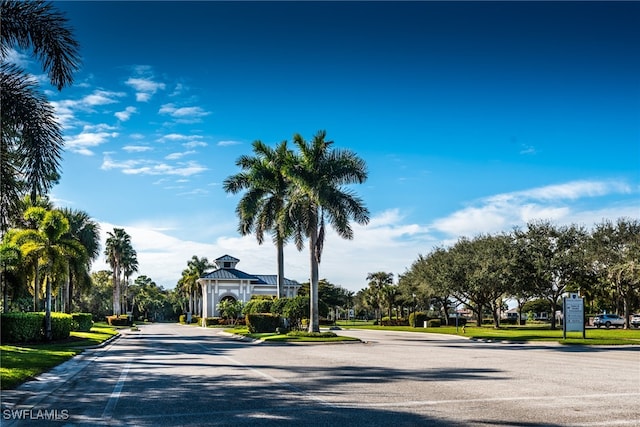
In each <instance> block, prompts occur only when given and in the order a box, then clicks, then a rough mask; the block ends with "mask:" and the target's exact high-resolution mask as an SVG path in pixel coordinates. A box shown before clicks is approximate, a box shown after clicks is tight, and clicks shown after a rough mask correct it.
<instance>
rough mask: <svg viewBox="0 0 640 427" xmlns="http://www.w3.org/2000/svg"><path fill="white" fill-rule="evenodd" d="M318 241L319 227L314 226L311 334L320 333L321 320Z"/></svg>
mask: <svg viewBox="0 0 640 427" xmlns="http://www.w3.org/2000/svg"><path fill="white" fill-rule="evenodd" d="M317 239H318V225H317V222H316V224H313V225H312V227H311V235H310V237H309V253H310V255H311V278H310V282H309V300H310V304H311V307H310V310H309V313H310V317H311V319H309V320H310V321H309V332H320V318H319V316H318V258H317V256H316V243H317Z"/></svg>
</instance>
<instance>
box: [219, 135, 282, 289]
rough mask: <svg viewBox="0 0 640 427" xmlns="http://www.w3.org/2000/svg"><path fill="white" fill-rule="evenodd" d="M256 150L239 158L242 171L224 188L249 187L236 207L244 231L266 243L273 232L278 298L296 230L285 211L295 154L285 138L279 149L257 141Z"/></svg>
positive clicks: (243, 188) (238, 162)
mask: <svg viewBox="0 0 640 427" xmlns="http://www.w3.org/2000/svg"><path fill="white" fill-rule="evenodd" d="M253 152H254V153H255V156H254V157H251V156H246V155H245V156H241V157H240V158H239V159H238V161H237V162H236V165H238V166H240V167H241V168H242V172H240V173H238V174H236V175H233V176H230V177H228V178H227V179H226V180H225V181H224V184H223V187H224V190H225V191H226V192H227V193H233V194H236V193H238V192H240V191H242V190H247V192H246V193H245V194H244V196H243V197H242V199H240V202H239V203H238V206H237V208H236V213H237V214H238V217H239V219H240V224H239V225H238V231H239V232H240V234H242V235H243V236H246V235H248V234H251V233H252V232H254V231H255V233H256V238H257V240H258V244H262V243H263V242H264V233H265V232H266V231H271V233H272V236H273V242H274V244H275V245H276V249H277V263H278V279H277V281H278V284H277V286H278V289H277V297H278V298H280V297H281V296H282V294H283V289H284V245H285V243H286V241H287V240H288V238H289V236H290V235H291V230H292V222H291V220H290V217H289V215H288V213H287V211H286V210H285V206H286V204H287V199H288V195H289V191H290V182H289V181H288V180H287V178H286V177H285V169H286V167H287V166H288V165H289V164H290V163H291V162H292V161H293V158H294V156H293V153H292V152H291V151H290V150H289V149H288V148H287V141H282V142H281V143H280V144H279V145H278V146H277V147H276V148H275V149H272V148H270V147H268V146H267V145H265V144H264V143H263V142H262V141H254V143H253Z"/></svg>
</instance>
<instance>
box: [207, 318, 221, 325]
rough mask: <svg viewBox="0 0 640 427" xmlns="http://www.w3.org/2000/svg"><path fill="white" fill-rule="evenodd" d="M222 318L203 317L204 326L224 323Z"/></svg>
mask: <svg viewBox="0 0 640 427" xmlns="http://www.w3.org/2000/svg"><path fill="white" fill-rule="evenodd" d="M224 324H225V323H224V319H221V318H219V317H205V319H204V325H205V326H216V325H224Z"/></svg>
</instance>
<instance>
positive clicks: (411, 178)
mask: <svg viewBox="0 0 640 427" xmlns="http://www.w3.org/2000/svg"><path fill="white" fill-rule="evenodd" d="M54 4H55V5H56V6H57V7H58V8H59V9H60V10H62V11H63V12H64V13H65V14H66V16H67V17H68V18H69V20H70V23H71V25H72V26H73V27H74V29H75V35H76V37H77V39H78V41H79V42H80V44H81V53H82V57H83V65H82V69H81V70H80V71H79V72H78V73H77V74H76V77H75V78H76V81H75V84H74V86H73V87H70V88H65V89H63V90H62V91H61V92H57V91H55V90H53V89H52V88H50V87H47V85H46V84H43V87H45V89H46V90H47V94H48V96H49V98H50V100H51V101H52V102H53V103H54V105H55V106H56V109H57V112H58V115H59V117H60V120H61V123H62V124H63V126H64V132H65V139H66V151H65V154H64V161H63V164H62V167H63V175H62V179H61V182H60V184H59V185H57V186H56V187H55V188H54V190H53V192H52V196H53V198H54V200H55V201H56V203H57V204H58V205H59V206H69V207H73V208H77V209H82V210H85V211H87V212H88V213H89V214H90V215H92V216H93V217H94V218H95V219H96V220H97V221H99V222H100V223H101V225H102V229H103V233H104V232H106V231H110V230H112V229H113V227H114V226H118V227H124V228H125V229H126V230H127V231H128V232H129V234H131V236H132V242H133V245H134V247H135V248H136V250H137V251H138V258H139V261H140V274H145V275H148V276H149V277H151V278H152V279H154V280H155V281H156V282H157V283H158V284H160V285H163V286H164V287H166V288H172V287H173V286H175V283H176V282H177V280H178V279H179V277H180V273H181V271H182V269H184V268H185V266H186V262H187V260H188V259H190V258H191V256H192V255H198V256H200V257H203V256H206V257H208V258H209V259H210V260H211V259H215V258H217V257H219V256H222V255H224V254H230V255H232V256H235V257H237V258H240V260H241V262H240V264H239V265H238V268H239V269H241V270H244V271H246V272H249V273H256V274H270V273H271V274H272V273H274V272H275V268H276V266H275V249H274V248H273V246H272V245H271V244H269V242H267V243H265V244H264V245H262V246H258V245H257V243H256V242H255V238H254V237H251V236H249V237H244V238H243V237H241V236H239V235H238V233H237V231H236V227H237V218H236V217H235V213H234V209H235V206H236V204H237V202H238V200H239V196H229V195H227V194H225V193H224V191H223V190H222V187H221V183H222V181H223V180H224V179H225V178H226V177H228V176H229V175H231V174H234V173H236V172H238V169H237V167H236V166H235V160H236V159H237V158H238V157H239V156H240V155H242V154H249V153H250V152H251V143H252V141H254V140H256V139H260V140H262V141H264V142H266V143H268V144H271V145H273V144H276V143H278V142H280V141H282V140H285V139H288V140H291V137H292V135H293V134H294V133H300V134H302V135H303V136H304V137H306V138H311V137H312V135H313V134H314V133H315V132H317V131H318V130H320V129H326V131H327V134H328V138H329V139H331V140H333V141H335V146H336V148H348V149H351V150H353V151H355V152H356V153H357V154H359V155H360V156H361V157H363V158H364V159H365V161H366V162H367V164H368V167H369V179H368V181H367V182H366V183H365V184H363V185H359V186H357V187H354V188H353V189H354V190H355V191H356V192H357V193H358V194H359V195H360V196H361V197H362V198H363V199H364V201H365V203H366V205H367V207H368V208H369V209H370V211H371V222H370V224H369V225H368V226H366V227H360V226H356V227H355V239H354V240H353V241H344V240H341V239H339V238H338V237H336V236H335V235H333V234H330V235H329V236H328V241H327V242H326V244H325V254H324V257H323V262H322V264H321V266H320V276H321V277H326V278H327V279H328V280H329V281H331V282H332V283H335V284H338V285H341V286H344V287H346V288H348V289H351V290H354V291H356V290H358V289H361V288H363V287H365V286H366V275H367V273H369V272H375V271H388V272H393V273H395V274H396V275H397V274H399V273H402V272H404V271H405V270H406V269H407V268H408V267H409V266H410V265H411V263H412V262H413V261H414V260H415V259H416V258H417V256H418V254H426V253H428V252H429V251H430V250H432V249H433V247H435V246H437V245H442V244H445V245H446V244H450V243H452V242H454V241H455V240H457V238H458V237H460V236H468V237H471V236H474V235H477V234H478V233H494V232H500V231H509V230H511V229H513V227H515V226H524V225H525V224H526V222H527V221H530V220H533V219H549V220H552V221H554V222H556V223H558V224H568V223H576V224H580V225H584V226H586V227H591V226H593V225H594V224H595V223H597V222H600V221H601V220H602V219H604V218H607V219H613V220H615V219H617V218H618V217H621V216H626V217H634V218H638V217H640V208H639V206H640V196H639V195H640V27H639V26H638V25H637V22H638V20H639V19H640V3H637V2H621V3H613V2H607V3H597V2H568V3H557V2H533V3H522V2H494V3H485V2H471V3H463V2H442V3H436V2H408V3H397V2H394V3H382V2H355V3H344V2H324V3H311V2H280V3H271V2H258V3H249V2H235V3H220V2H189V3H187V2H55V3H54ZM15 59H16V60H17V61H19V62H21V63H22V64H24V65H26V66H27V67H28V68H29V69H31V70H32V71H33V72H34V74H36V76H37V77H38V78H40V79H42V77H41V76H40V74H41V71H40V70H38V68H37V67H35V65H36V64H35V63H33V62H31V61H30V60H29V59H28V58H27V57H25V56H23V55H21V54H19V53H16V54H15ZM307 258H308V256H307V251H306V250H305V251H303V252H302V253H298V252H297V251H296V250H295V248H293V246H291V247H288V248H287V251H286V267H285V268H286V271H285V273H286V276H287V277H289V278H292V279H296V280H299V281H306V280H308V276H309V273H308V270H309V268H308V262H307ZM94 267H95V269H101V268H104V267H105V263H104V257H103V256H101V257H100V260H99V261H98V262H96V263H95V266H94Z"/></svg>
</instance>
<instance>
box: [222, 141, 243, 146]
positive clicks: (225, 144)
mask: <svg viewBox="0 0 640 427" xmlns="http://www.w3.org/2000/svg"><path fill="white" fill-rule="evenodd" d="M240 144H242V142H240V141H219V142H218V147H229V146H232V145H240Z"/></svg>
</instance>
